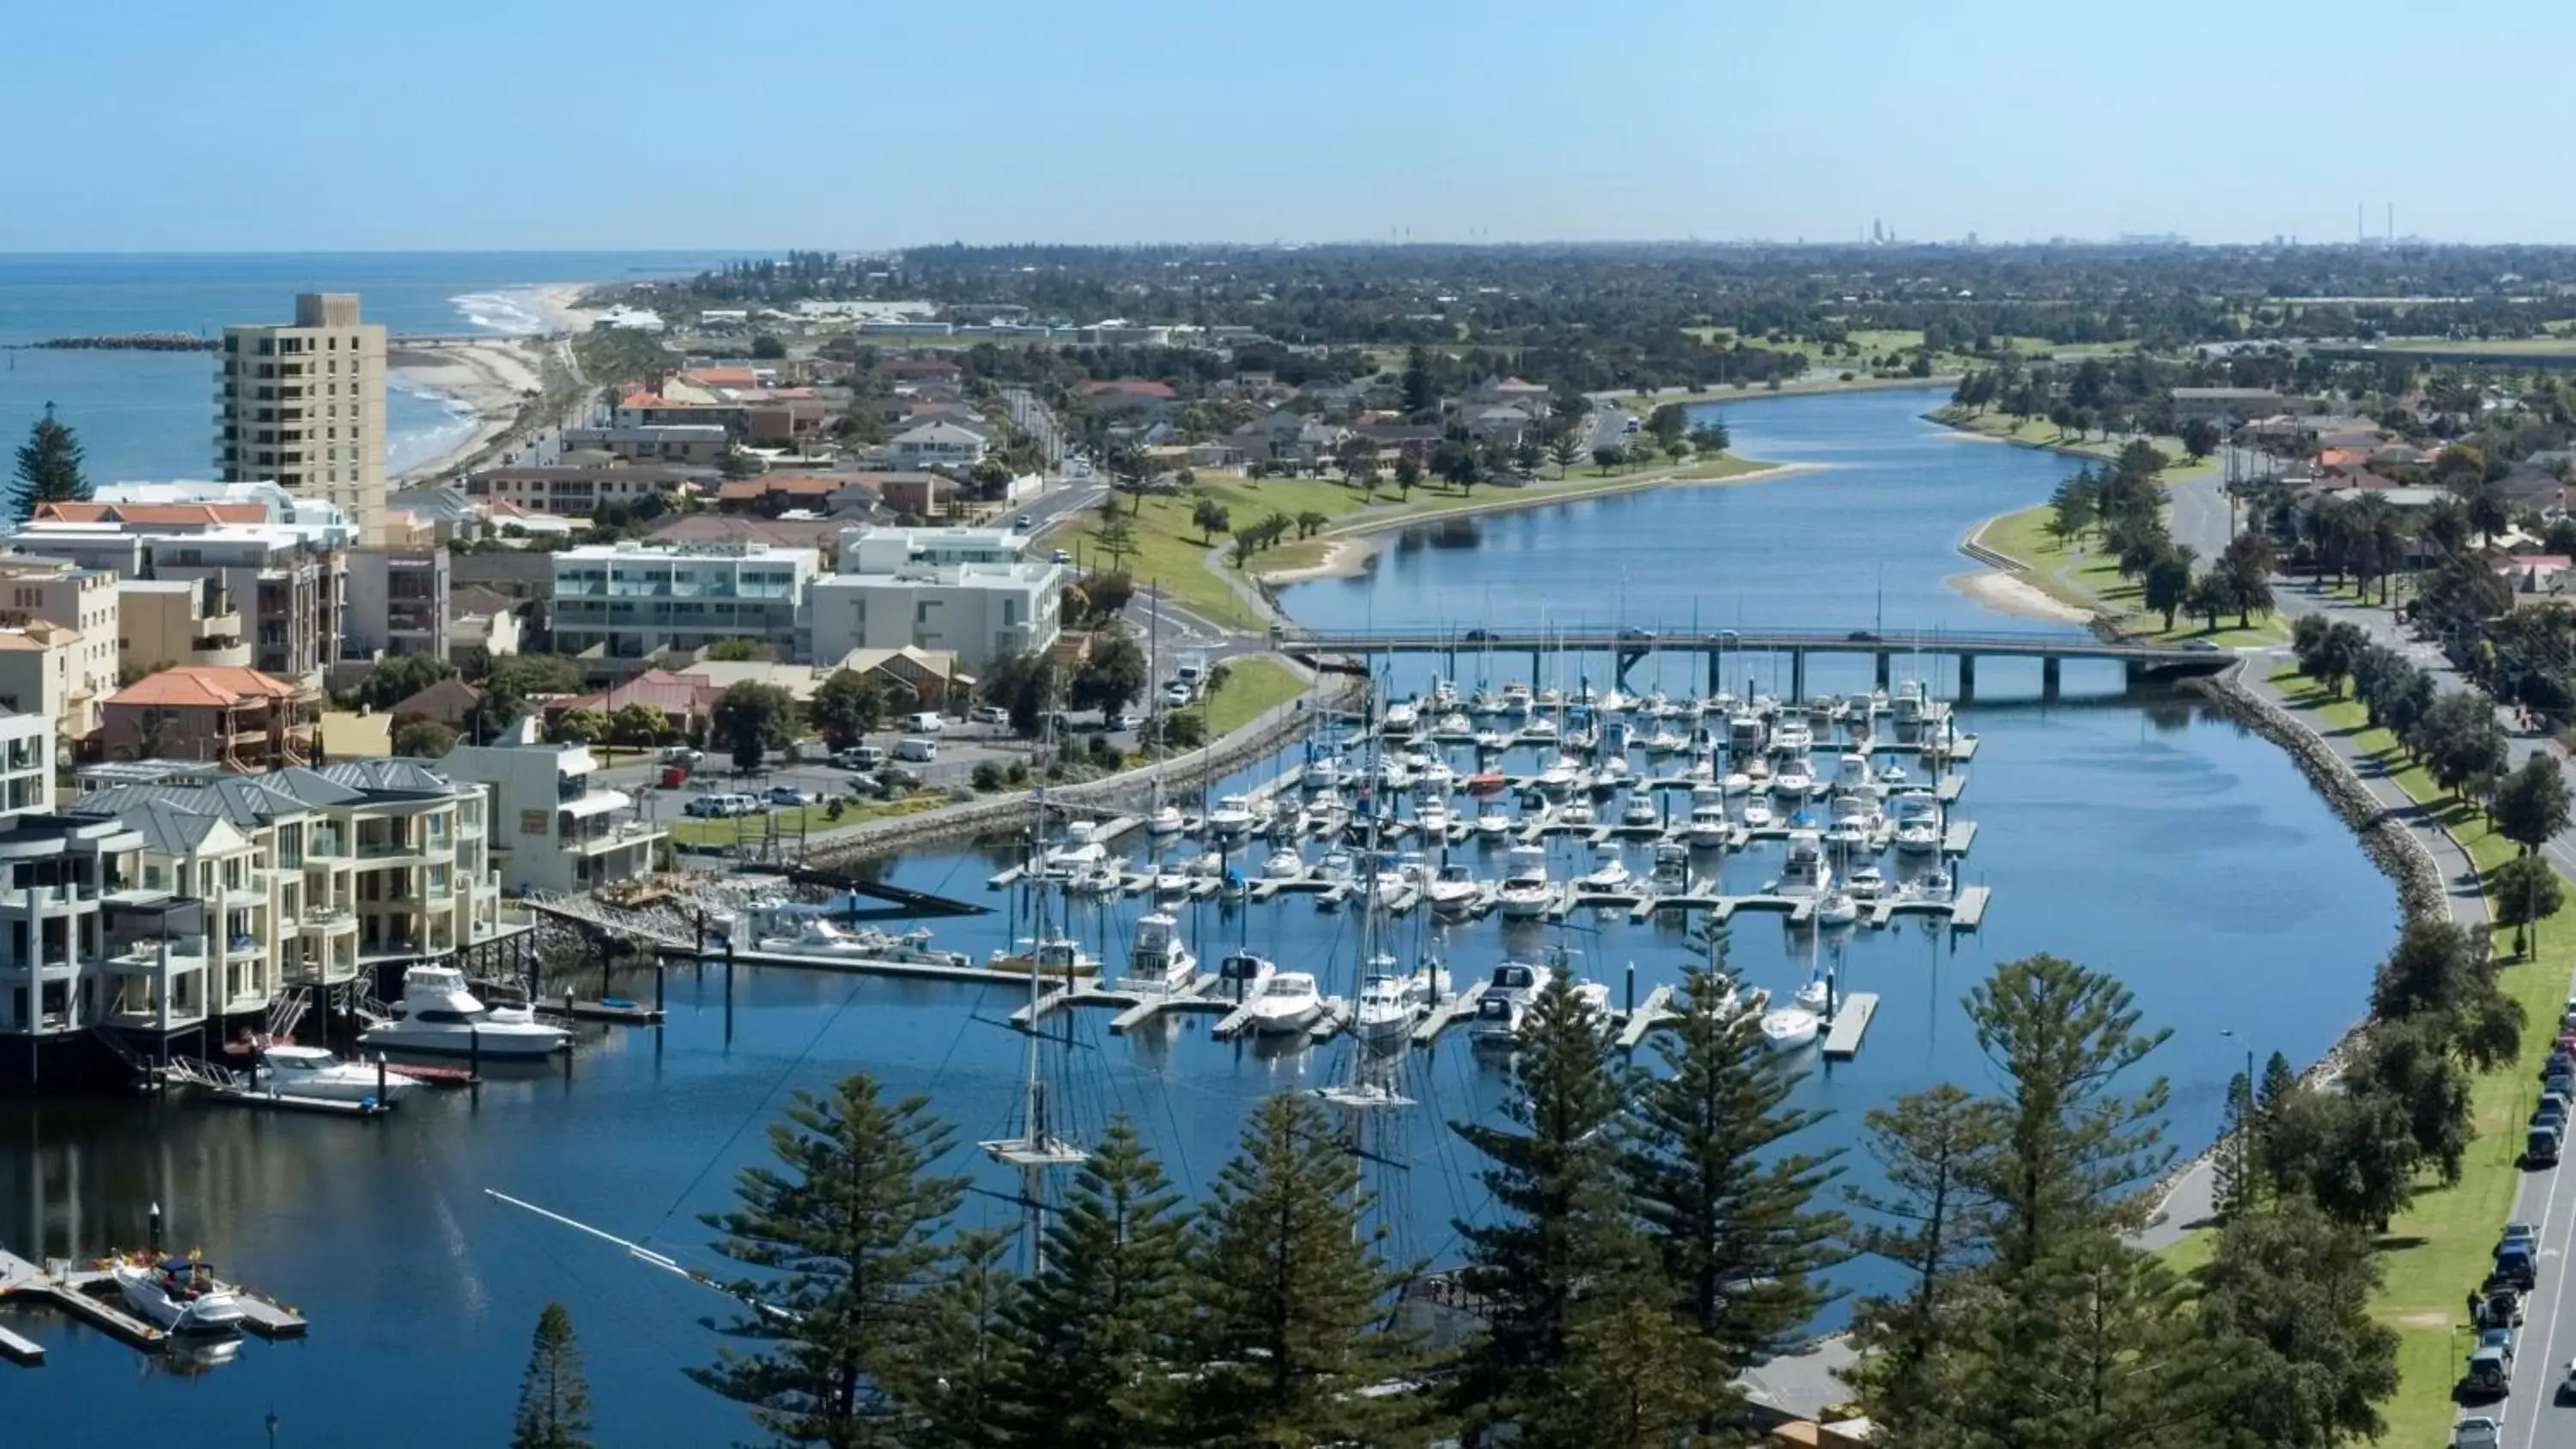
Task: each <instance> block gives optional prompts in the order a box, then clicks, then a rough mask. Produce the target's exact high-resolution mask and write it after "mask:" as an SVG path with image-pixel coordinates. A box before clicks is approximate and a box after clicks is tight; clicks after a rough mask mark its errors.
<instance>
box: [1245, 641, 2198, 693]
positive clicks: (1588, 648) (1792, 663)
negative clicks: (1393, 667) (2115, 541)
mask: <svg viewBox="0 0 2576 1449" xmlns="http://www.w3.org/2000/svg"><path fill="white" fill-rule="evenodd" d="M1270 647H1271V648H1272V649H1274V650H1276V651H1278V652H1280V653H1283V654H1293V655H1296V656H1298V657H1300V658H1302V659H1305V660H1307V661H1308V662H1309V663H1317V662H1319V661H1322V660H1324V659H1325V658H1326V657H1327V656H1335V655H1344V656H1358V657H1360V658H1363V659H1369V658H1374V657H1376V656H1378V655H1381V654H1440V655H1446V656H1448V658H1449V659H1450V660H1451V664H1452V672H1453V673H1454V672H1455V661H1456V659H1457V656H1458V655H1460V654H1478V653H1485V652H1489V651H1490V652H1497V653H1510V654H1524V653H1525V654H1527V655H1529V656H1530V677H1531V678H1532V679H1533V680H1535V679H1537V678H1538V677H1539V674H1540V668H1539V666H1540V663H1541V660H1542V659H1543V657H1544V656H1545V655H1547V654H1550V653H1554V652H1561V651H1571V652H1574V653H1578V654H1607V655H1610V656H1611V657H1612V658H1613V659H1614V660H1615V661H1616V662H1617V663H1616V670H1615V673H1616V676H1617V678H1618V679H1619V680H1620V681H1621V682H1622V683H1623V684H1624V683H1625V681H1626V679H1627V675H1628V670H1629V669H1630V668H1631V667H1633V666H1634V665H1635V664H1636V663H1637V661H1639V660H1641V659H1644V658H1646V657H1647V656H1649V655H1654V654H1699V655H1704V656H1706V658H1707V660H1708V688H1709V691H1710V692H1711V693H1715V692H1716V691H1717V690H1718V688H1719V687H1720V684H1721V681H1722V680H1723V678H1724V675H1725V670H1726V656H1727V655H1729V654H1740V655H1751V654H1785V655H1787V656H1788V658H1789V698H1790V699H1792V700H1798V699H1803V698H1805V696H1806V684H1807V656H1808V655H1810V654H1867V655H1870V656H1872V657H1873V658H1874V659H1875V660H1876V661H1877V666H1878V683H1879V686H1880V687H1881V688H1885V687H1886V686H1887V683H1888V680H1889V677H1890V674H1891V672H1892V668H1893V665H1894V662H1895V659H1896V656H1897V655H1900V654H1941V655H1947V656H1949V657H1951V658H1953V659H1955V660H1957V661H1958V666H1959V695H1960V697H1961V698H1962V699H1966V698H1972V697H1974V695H1975V693H1976V688H1977V660H1978V659H1979V658H1983V657H1999V658H2018V659H2036V660H2038V661H2040V683H2041V689H2042V692H2043V693H2045V694H2046V695H2048V696H2051V697H2054V696H2055V695H2056V693H2057V688H2058V671H2059V667H2060V666H2061V665H2062V664H2063V663H2064V662H2065V661H2066V660H2069V659H2078V660H2104V661H2110V662H2116V663H2118V664H2121V665H2123V666H2125V667H2126V668H2127V670H2128V676H2129V680H2130V682H2131V683H2137V682H2140V681H2143V680H2150V679H2169V678H2177V677H2180V676H2184V675H2193V674H2215V673H2217V672H2218V671H2219V670H2222V669H2224V668H2226V667H2227V666H2228V665H2230V664H2233V663H2235V662H2236V656H2235V655H2234V654H2233V653H2230V652H2229V651H2227V650H2224V649H2218V648H2215V647H2211V646H2208V645H2172V644H2149V643H2139V642H2136V641H2133V640H2108V639H2097V638H2094V637H2092V636H2091V635H2087V634H2071V633H2058V632H2043V631H2039V630H2019V631H2016V630H2009V629H1998V630H1977V631H1960V630H1947V629H1927V630H1903V631H1899V630H1886V631H1881V630H1875V629H1850V630H1834V629H1691V630H1684V631H1679V632H1664V633H1658V632H1656V631H1655V630H1652V629H1639V628H1611V627H1607V626H1603V627H1591V628H1574V629H1561V628H1547V629H1538V628H1524V627H1515V626H1508V625H1506V626H1481V627H1468V628H1453V629H1420V628H1398V629H1301V628H1294V627H1289V626H1285V625H1273V626H1271V630H1270Z"/></svg>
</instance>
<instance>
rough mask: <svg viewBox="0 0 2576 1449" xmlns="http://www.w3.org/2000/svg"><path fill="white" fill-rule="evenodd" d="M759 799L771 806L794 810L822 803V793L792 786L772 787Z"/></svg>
mask: <svg viewBox="0 0 2576 1449" xmlns="http://www.w3.org/2000/svg"><path fill="white" fill-rule="evenodd" d="M761 798H763V799H765V800H767V801H768V802H769V803H770V804H772V805H776V806H780V807H782V808H784V809H788V810H796V809H801V808H803V807H804V806H807V805H816V804H820V803H822V799H823V793H822V792H821V791H819V790H800V789H798V788H796V787H795V786H793V785H772V786H770V787H769V793H768V794H766V795H764V796H762V797H761Z"/></svg>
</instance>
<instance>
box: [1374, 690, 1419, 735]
mask: <svg viewBox="0 0 2576 1449" xmlns="http://www.w3.org/2000/svg"><path fill="white" fill-rule="evenodd" d="M1378 725H1379V727H1380V728H1381V729H1383V730H1385V731H1386V732H1387V733H1388V734H1391V735H1409V734H1411V733H1413V732H1414V731H1415V730H1417V729H1420V728H1421V727H1422V711H1421V710H1420V709H1419V708H1417V707H1416V706H1415V705H1414V704H1413V703H1412V702H1411V701H1410V700H1401V699H1399V700H1397V701H1395V702H1394V703H1393V704H1390V705H1388V706H1387V707H1386V714H1385V715H1384V716H1383V717H1382V718H1380V719H1379V721H1378Z"/></svg>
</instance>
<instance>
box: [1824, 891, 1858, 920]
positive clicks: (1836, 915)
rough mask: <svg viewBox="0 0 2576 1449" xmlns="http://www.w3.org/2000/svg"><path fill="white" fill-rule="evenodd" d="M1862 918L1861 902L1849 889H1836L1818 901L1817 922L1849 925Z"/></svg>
mask: <svg viewBox="0 0 2576 1449" xmlns="http://www.w3.org/2000/svg"><path fill="white" fill-rule="evenodd" d="M1859 920H1860V902H1858V901H1855V900H1853V899H1852V897H1851V892H1849V891H1835V892H1833V893H1831V894H1829V895H1827V896H1826V897H1825V898H1824V899H1823V900H1820V901H1818V902H1816V924H1817V925H1820V926H1848V925H1852V924H1854V923H1856V922H1858V921H1859Z"/></svg>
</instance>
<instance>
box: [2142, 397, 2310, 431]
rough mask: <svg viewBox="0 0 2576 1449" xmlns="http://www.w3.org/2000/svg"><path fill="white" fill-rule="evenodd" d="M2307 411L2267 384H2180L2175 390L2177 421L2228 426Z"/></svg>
mask: <svg viewBox="0 0 2576 1449" xmlns="http://www.w3.org/2000/svg"><path fill="white" fill-rule="evenodd" d="M2297 411H2304V409H2301V408H2298V407H2296V406H2294V405H2293V400H2292V399H2290V398H2286V397H2283V396H2282V395H2281V394H2280V393H2278V392H2276V391H2274V390H2273V389H2271V388H2268V387H2178V388H2175V389H2174V390H2173V412H2174V420H2175V421H2176V422H2178V423H2190V422H2212V423H2219V424H2222V425H2224V426H2227V427H2235V426H2237V425H2239V424H2242V423H2249V422H2252V421H2253V420H2255V419H2256V418H2268V417H2271V416H2273V415H2274V414H2276V413H2283V412H2297Z"/></svg>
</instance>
